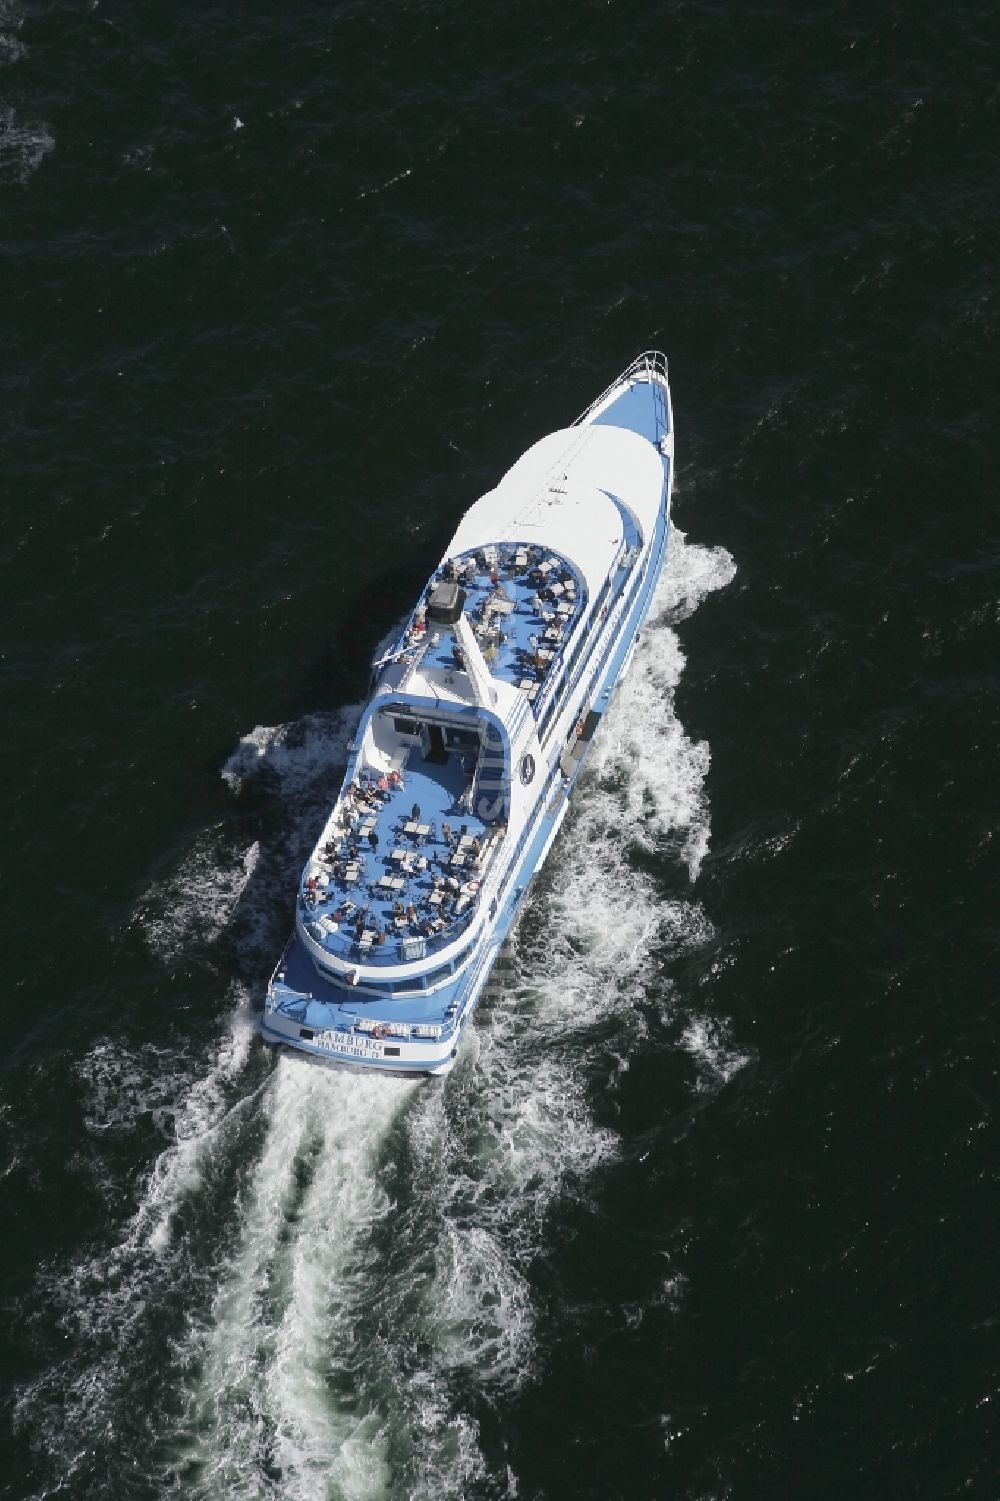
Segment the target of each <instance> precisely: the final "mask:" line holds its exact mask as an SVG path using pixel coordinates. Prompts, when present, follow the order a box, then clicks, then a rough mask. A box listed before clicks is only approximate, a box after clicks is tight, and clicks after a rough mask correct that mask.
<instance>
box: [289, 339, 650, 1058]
mask: <svg viewBox="0 0 1000 1501" xmlns="http://www.w3.org/2000/svg"><path fill="white" fill-rule="evenodd" d="M672 482H673V418H672V412H671V405H670V392H669V386H668V383H667V367H666V361H665V360H664V358H663V356H662V355H659V354H646V355H643V356H641V357H640V358H639V359H638V360H636V361H635V362H634V364H633V365H631V366H630V367H629V369H628V370H626V371H625V372H624V373H623V374H622V375H621V376H620V377H619V378H618V380H617V381H615V382H614V383H613V384H612V385H611V386H610V387H609V388H608V390H607V391H606V392H605V393H604V395H603V396H601V397H599V398H598V400H597V401H596V402H594V403H593V404H592V405H591V406H590V407H589V408H588V409H587V411H586V412H584V413H583V415H582V416H581V417H580V418H578V419H577V421H576V422H575V423H574V424H573V425H572V426H571V427H569V428H566V429H562V430H560V431H559V432H556V433H552V434H550V435H549V436H548V437H546V438H543V439H542V440H541V441H540V442H539V443H536V444H535V445H534V447H532V448H531V449H529V451H528V452H527V453H526V454H525V455H524V456H523V457H522V458H521V459H520V460H519V461H518V462H517V463H516V464H515V465H514V466H513V468H512V469H511V470H509V471H508V473H507V474H506V475H504V477H503V478H502V479H501V481H500V483H499V484H498V485H497V487H496V488H495V489H494V490H492V491H490V492H489V493H488V494H487V495H484V496H483V497H481V499H480V500H478V501H477V502H476V503H475V504H474V505H473V506H472V507H471V509H470V510H469V511H468V512H467V514H466V515H465V517H464V518H463V520H462V522H461V524H460V525H459V528H458V531H457V532H456V534H455V537H454V538H453V539H452V542H451V545H450V547H449V548H448V551H447V553H446V554H445V558H444V560H443V561H442V563H441V565H440V567H439V568H438V569H437V570H436V571H435V573H434V575H433V577H432V578H431V579H430V581H429V583H428V586H427V588H426V590H425V592H424V594H423V596H422V597H421V600H420V601H419V603H418V605H417V607H416V609H415V610H414V612H413V614H412V616H411V617H410V619H409V621H408V622H407V624H406V627H405V629H404V630H403V633H402V635H401V636H400V638H399V640H398V642H397V643H396V645H395V647H394V648H393V650H392V651H390V652H389V653H388V654H387V655H386V656H385V657H384V658H383V659H382V661H381V662H379V663H377V664H376V669H375V677H374V681H373V690H372V696H371V700H370V702H369V704H368V705H367V707H366V709H365V711H364V713H363V714H362V716H361V721H360V724H359V726H358V731H357V734H356V736H355V740H354V743H353V745H352V747H351V752H350V757H349V763H348V768H347V773H346V776H345V780H344V786H343V788H342V790H341V794H340V796H339V798H338V800H337V803H336V804H335V806H334V808H333V810H332V811H331V813H330V815H329V817H328V819H327V821H326V824H325V826H324V828H323V830H322V832H321V834H320V837H319V839H318V840H317V843H316V846H315V848H314V849H313V852H312V854H311V855H310V858H309V860H308V862H307V864H306V867H305V870H304V871H303V874H302V878H301V881H300V884H299V892H298V901H297V911H296V925H295V931H294V933H293V934H292V937H291V939H290V940H289V943H288V945H287V947H286V949H285V952H284V954H283V955H282V958H281V961H280V963H279V965H278V967H277V969H276V970H275V973H274V975H273V977H272V979H271V982H270V984H269V986H268V992H267V1000H266V1005H265V1010H264V1015H263V1018H262V1022H261V1030H262V1033H263V1036H264V1037H265V1038H266V1039H267V1040H268V1041H269V1042H274V1043H284V1044H286V1045H288V1046H290V1047H294V1048H299V1049H302V1050H304V1051H306V1052H310V1053H313V1054H317V1055H319V1056H321V1057H323V1058H326V1059H329V1060H331V1061H334V1062H341V1063H350V1064H355V1065H360V1066H362V1067H369V1068H378V1069H382V1070H387V1071H391V1072H394V1073H412V1072H416V1073H431V1074H443V1073H446V1072H447V1071H448V1069H450V1068H451V1067H452V1066H453V1064H454V1061H455V1057H456V1054H457V1050H458V1046H459V1042H460V1040H461V1037H462V1034H463V1032H464V1031H465V1029H466V1027H467V1026H468V1025H469V1023H470V1021H471V1018H472V1015H473V1012H474V1010H475V1006H476V1003H477V1001H478V999H479V997H480V995H481V993H482V991H483V989H484V987H485V985H486V982H487V980H488V978H489V975H490V971H491V969H492V967H493V964H494V962H495V960H496V956H497V954H498V952H499V950H500V947H501V945H502V943H503V941H504V939H505V938H506V936H507V934H508V932H509V930H510V927H511V925H512V924H513V922H514V921H515V919H516V917H517V914H518V912H519V910H520V908H521V905H522V903H523V901H524V897H525V894H526V892H527V890H528V887H529V885H530V883H531V880H532V879H533V877H534V876H535V875H536V874H537V872H538V870H539V869H540V868H541V866H542V864H543V862H544V860H545V857H546V855H547V854H548V851H549V849H550V848H551V846H552V842H553V840H554V839H555V837H556V834H557V832H558V829H559V826H560V824H561V822H562V820H563V818H564V817H565V814H566V810H567V807H568V799H569V796H570V794H571V792H572V789H573V786H574V784H575V782H576V779H577V777H578V776H579V773H580V769H581V767H582V765H583V764H584V761H585V760H586V756H587V754H588V752H589V749H590V745H591V742H592V740H593V737H594V734H595V733H596V730H597V728H598V727H599V725H600V722H601V719H602V717H603V715H604V713H605V712H606V710H607V708H608V706H609V704H610V702H611V698H612V695H613V693H614V690H615V687H616V685H617V683H618V682H619V681H620V679H621V677H622V676H623V674H624V673H625V671H626V670H627V668H628V665H629V663H630V661H631V657H632V653H633V652H634V650H635V646H636V643H637V641H638V638H639V633H640V631H641V628H642V625H643V622H644V621H645V618H646V615H647V613H648V611H649V607H650V604H651V601H652V597H653V593H654V590H655V588H656V583H657V580H658V578H659V576H660V572H661V570H662V567H663V564H664V561H665V558H666V552H667V542H668V537H669V528H670V495H671V487H672Z"/></svg>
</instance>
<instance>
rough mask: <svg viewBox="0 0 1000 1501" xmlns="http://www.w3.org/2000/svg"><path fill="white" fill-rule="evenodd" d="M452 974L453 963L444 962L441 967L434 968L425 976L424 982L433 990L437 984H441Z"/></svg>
mask: <svg viewBox="0 0 1000 1501" xmlns="http://www.w3.org/2000/svg"><path fill="white" fill-rule="evenodd" d="M450 974H451V965H450V964H442V965H441V968H440V969H432V970H431V972H430V974H429V975H425V976H424V984H425V985H426V987H427V989H428V990H432V989H433V988H434V986H435V985H440V984H441V981H442V980H447V978H448V976H449V975H450Z"/></svg>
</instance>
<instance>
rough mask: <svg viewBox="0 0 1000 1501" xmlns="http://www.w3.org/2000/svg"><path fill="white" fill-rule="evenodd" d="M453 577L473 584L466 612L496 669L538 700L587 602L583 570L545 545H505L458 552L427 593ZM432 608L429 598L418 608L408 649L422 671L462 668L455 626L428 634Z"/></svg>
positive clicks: (410, 628) (407, 640)
mask: <svg viewBox="0 0 1000 1501" xmlns="http://www.w3.org/2000/svg"><path fill="white" fill-rule="evenodd" d="M451 580H454V581H455V582H457V583H458V584H459V585H460V587H461V588H462V589H464V590H465V595H466V599H465V612H466V614H467V616H468V618H469V621H470V622H471V624H472V628H473V630H474V632H475V636H476V640H477V642H478V643H479V648H480V650H481V651H482V653H483V657H484V659H485V661H486V663H487V665H488V666H489V669H490V672H491V674H492V675H493V676H494V677H495V678H499V679H501V680H502V681H504V682H508V683H513V684H514V685H515V686H516V687H518V688H520V689H521V690H522V691H523V692H524V693H525V694H526V695H527V698H528V701H529V703H532V704H533V703H534V702H535V699H536V698H537V697H538V694H539V692H540V690H541V687H542V685H543V684H544V682H545V679H546V678H547V677H548V675H549V673H550V672H551V671H552V669H553V667H554V665H555V663H556V661H557V659H558V657H559V655H560V652H561V651H562V646H563V643H564V642H565V641H567V640H568V639H569V637H570V636H571V634H572V631H573V627H574V625H575V624H576V622H577V620H578V619H579V618H580V615H581V613H582V611H583V607H584V605H585V603H586V590H585V588H584V586H583V583H582V581H581V579H580V577H579V575H578V573H577V571H576V569H575V568H574V567H573V565H572V564H571V563H570V562H568V560H567V559H566V558H564V557H562V556H560V555H559V554H556V553H552V552H550V551H548V550H546V549H545V548H540V547H536V546H534V545H529V544H523V545H522V544H518V543H504V544H503V546H496V547H486V548H483V549H482V550H481V551H478V552H470V553H462V554H460V555H459V556H458V557H455V558H450V559H449V560H448V561H447V563H445V564H443V565H442V567H441V568H439V569H438V571H437V573H435V575H434V577H433V578H432V579H431V581H430V584H429V586H428V590H427V595H429V594H430V591H431V590H432V589H433V588H434V586H435V585H436V584H438V583H440V582H443V581H451ZM426 597H427V596H426V595H425V599H426ZM424 609H425V606H424V605H423V604H421V605H420V606H418V607H417V609H416V610H415V612H414V614H413V616H412V618H411V620H410V622H409V625H408V626H407V629H406V632H405V633H404V636H403V639H402V641H401V642H400V649H401V650H403V651H404V652H405V653H406V654H407V655H409V654H410V653H413V652H414V650H415V651H416V653H418V654H419V657H418V656H414V657H413V660H414V662H416V661H417V660H418V659H419V663H420V667H421V670H422V671H426V670H427V669H431V668H439V669H441V670H443V671H449V672H450V671H454V670H456V669H458V670H460V669H461V668H462V667H463V666H464V664H463V662H462V660H461V656H460V652H461V647H460V646H458V645H457V643H456V642H455V639H454V637H453V636H452V634H451V633H450V632H449V631H442V632H436V631H433V629H432V630H431V632H430V635H429V636H428V627H427V625H426V622H425V619H424Z"/></svg>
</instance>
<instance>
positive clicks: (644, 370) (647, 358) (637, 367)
mask: <svg viewBox="0 0 1000 1501" xmlns="http://www.w3.org/2000/svg"><path fill="white" fill-rule="evenodd" d="M640 375H641V376H643V377H644V378H645V379H646V380H648V381H650V382H653V381H662V382H663V383H664V384H666V383H667V357H666V355H665V354H663V353H662V351H661V350H659V349H647V350H646V351H645V353H644V354H640V355H639V357H638V359H634V360H633V361H632V363H631V365H629V366H628V368H627V369H625V370H623V371H622V373H621V375H619V376H616V378H615V379H614V380H613V381H612V382H611V384H610V386H608V388H607V390H606V391H602V392H601V394H600V396H598V397H597V399H596V400H595V401H592V402H591V403H590V405H589V406H588V407H587V409H586V411H584V412H581V413H580V415H579V417H577V419H576V421H575V422H573V423H572V424H571V426H573V427H579V425H580V423H581V422H586V420H587V418H588V417H589V416H590V414H591V412H593V411H596V410H597V408H598V407H599V406H600V405H601V403H602V402H605V401H607V399H608V397H609V396H610V395H612V393H613V392H614V391H617V389H618V387H619V386H622V385H624V384H625V382H626V381H627V380H635V378H636V377H637V376H640Z"/></svg>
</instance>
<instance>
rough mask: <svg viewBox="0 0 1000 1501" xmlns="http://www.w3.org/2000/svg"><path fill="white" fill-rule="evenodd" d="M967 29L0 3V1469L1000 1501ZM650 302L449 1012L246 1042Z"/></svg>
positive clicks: (987, 700)
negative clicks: (655, 570) (592, 519)
mask: <svg viewBox="0 0 1000 1501" xmlns="http://www.w3.org/2000/svg"><path fill="white" fill-rule="evenodd" d="M997 33H998V21H997V13H996V10H995V7H993V6H988V5H986V4H985V3H984V0H958V3H955V4H952V5H950V6H947V7H940V8H939V9H938V10H937V11H934V10H932V9H931V8H929V7H917V8H914V7H904V6H901V5H890V6H883V7H875V8H872V7H870V6H867V5H861V4H860V3H844V4H834V5H819V4H816V3H815V0H804V3H803V4H801V5H797V6H787V5H778V4H775V3H773V0H772V3H770V4H760V3H754V0H750V3H748V4H744V5H736V4H732V3H716V4H709V3H702V4H699V5H695V4H691V3H683V0H680V3H672V4H668V3H664V4H654V3H652V0H637V3H633V4H631V5H625V4H623V3H620V0H614V3H610V0H609V3H600V4H598V3H580V4H578V5H575V6H555V5H552V4H548V3H545V0H541V3H537V0H536V3H534V4H531V5H528V4H523V3H511V4H508V5H505V6H501V7H494V8H493V9H492V10H490V11H485V10H483V9H482V8H480V7H472V6H469V7H461V6H456V5H442V4H439V3H434V0H425V3H403V0H390V3H387V4H384V5H382V6H378V7H376V6H373V5H360V4H356V3H342V4H337V3H327V4H324V5H319V4H315V3H313V4H309V3H298V4H295V3H293V4H286V5H284V6H272V5H264V4H261V3H257V0H251V3H250V4H246V5H242V6H240V7H238V8H237V7H234V6H230V5H224V4H214V5H212V4H209V5H201V6H188V7H180V8H178V7H176V6H173V7H171V6H166V5H164V4H162V0H131V3H129V4H128V5H125V4H121V3H118V0H114V3H108V0H92V3H90V4H68V5H63V6H56V5H51V4H48V3H44V0H37V3H31V0H0V314H2V324H0V326H2V331H3V345H2V347H3V355H2V359H0V395H2V402H3V424H2V428H0V433H2V467H0V474H2V479H0V498H2V515H3V529H2V540H0V548H2V554H0V556H2V580H3V587H2V592H0V622H2V624H0V648H2V653H3V669H4V670H3V678H2V682H3V696H4V725H5V734H4V736H3V741H2V749H0V758H2V777H3V787H4V790H5V794H6V795H5V798H4V805H3V808H4V811H3V842H2V848H3V850H4V853H5V857H6V858H5V872H4V880H3V883H2V887H0V903H2V932H3V936H4V941H5V945H6V951H7V962H6V966H5V969H6V976H7V984H6V986H5V988H4V1011H5V1027H4V1036H5V1039H6V1050H5V1054H4V1060H3V1067H2V1074H0V1122H2V1126H3V1133H4V1148H3V1158H2V1166H3V1178H2V1193H3V1212H2V1220H0V1223H2V1225H3V1231H4V1245H3V1250H4V1254H3V1258H2V1298H3V1315H4V1321H3V1328H4V1337H3V1343H2V1347H0V1373H2V1377H0V1381H2V1387H0V1389H2V1392H3V1419H4V1432H3V1453H2V1456H0V1474H2V1476H3V1494H4V1495H9V1496H11V1497H25V1498H27V1497H32V1498H40V1497H43V1496H55V1495H60V1496H66V1497H72V1498H96V1497H107V1496H128V1497H136V1498H139V1497H164V1496H184V1497H203V1498H214V1497H223V1496H225V1497H231V1496H237V1497H279V1496H280V1497H282V1498H285V1497H288V1498H299V1497H302V1498H306V1497H308V1498H361V1497H366V1498H367V1497H376V1496H377V1497H384V1498H394V1501H395V1498H403V1497H407V1498H409V1497H425V1498H439V1497H471V1498H494V1497H514V1496H517V1497H519V1498H541V1497H545V1498H552V1501H554V1498H561V1497H581V1498H594V1501H611V1498H623V1501H633V1498H634V1501H638V1498H668V1497H669V1498H673V1497H677V1498H681V1497H683V1498H690V1501H709V1498H711V1501H722V1498H732V1501H740V1498H744V1497H751V1498H756V1497H767V1498H771V1497H776V1496H786V1495H787V1496H795V1497H808V1498H812V1497H817V1498H819V1497H822V1498H827V1497H829V1498H838V1501H839V1498H844V1497H851V1498H879V1501H885V1498H896V1497H899V1498H903V1497H905V1498H911V1497H929V1498H930V1497H933V1498H938V1497H948V1496H962V1497H972V1498H980V1497H982V1498H993V1497H995V1496H996V1495H997V1489H998V1487H997V1478H996V1476H997V1456H998V1454H1000V1445H998V1438H997V1433H996V1410H997V1406H998V1403H1000V1350H998V1336H1000V1323H998V1318H997V1311H996V1286H997V1251H996V1236H997V1227H998V1201H997V1177H998V1170H997V1144H996V1129H995V1114H996V1093H997V1079H998V1067H997V1054H996V1026H995V1018H996V1005H995V1000H994V996H995V981H996V967H995V955H996V947H997V943H996V940H997V928H998V923H997V905H996V897H997V886H996V878H995V872H996V864H995V851H994V827H995V818H996V786H997V781H996V741H997V718H998V714H997V687H998V658H997V635H998V632H997V624H998V607H997V571H998V570H997V563H998V552H1000V548H998V542H997V528H996V522H995V516H996V461H995V443H996V439H995V434H996V431H997V425H998V416H1000V413H998V378H997V366H996V354H995V351H996V340H997V328H998V294H997V282H996V244H997V229H998V222H997V221H998V197H1000V195H998V189H997V177H996V160H997V154H996V149H997V143H998V132H997V115H998V108H1000V95H998V91H997V83H996V79H997V57H998V54H997V41H998V35H997ZM650 346H657V347H661V348H663V349H664V350H665V351H666V352H667V354H668V355H669V358H670V362H671V374H672V383H673V388H674V399H675V408H676V422H677V431H678V459H679V469H678V488H677V494H676V507H675V516H676V522H677V526H678V528H679V532H678V534H677V535H675V538H674V544H673V551H672V556H671V560H670V564H669V566H668V570H667V574H666V575H665V578H664V583H663V587H662V590H661V593H660V596H659V599H658V602H657V606H656V609H655V611H654V617H653V623H652V626H651V629H650V630H649V632H648V633H647V636H646V639H645V641H644V644H643V647H642V649H641V651H640V653H639V654H638V656H637V658H636V661H635V664H634V667H633V670H632V673H631V675H630V678H629V679H628V682H627V684H626V686H625V688H624V690H623V692H622V694H621V696H620V698H619V700H618V703H617V705H616V708H615V711H614V714H613V716H611V717H610V719H609V721H608V723H607V724H606V726H605V729H604V731H603V735H602V739H601V741H600V742H599V744H598V746H597V747H596V752H595V757H594V760H593V763H592V766H591V769H590V770H589V771H588V775H587V778H586V785H585V786H584V787H583V788H582V790H581V795H580V797H579V799H578V801H577V803H576V806H575V809H574V812H573V815H572V817H571V819H570V820H569V821H568V822H567V825H566V827H565V829H564V831H563V834H562V835H561V838H560V841H559V844H558V847H557V850H556V851H555V852H554V854H553V857H552V858H551V860H550V862H549V865H548V867H547V869H546V872H545V875H544V878H543V879H542V881H541V882H540V884H539V887H538V888H537V890H536V893H535V895H534V898H533V901H532V903H531V906H530V908H529V910H528V912H527V913H526V916H525V918H524V920H523V922H522V924H521V927H520V930H519V933H518V935H517V939H516V942H515V943H514V945H513V946H512V948H511V950H510V952H509V954H508V955H506V956H505V963H504V966H503V969H502V971H501V973H500V974H499V976H498V979H497V982H496V984H495V985H494V986H493V989H492V991H491V993H490V996H489V998H488V1000H487V1002H486V1004H485V1005H484V1006H483V1008H482V1009H481V1013H480V1019H479V1023H478V1026H477V1030H476V1036H475V1038H474V1039H473V1040H472V1042H471V1044H470V1045H469V1047H468V1048H467V1050H466V1052H465V1054H464V1055H463V1057H462V1060H461V1062H460V1065H459V1067H458V1068H457V1069H456V1070H455V1072H454V1074H453V1075H452V1076H451V1077H450V1079H449V1080H448V1081H446V1082H445V1084H444V1085H443V1086H437V1087H435V1086H430V1087H428V1086H414V1085H412V1084H408V1083H397V1082H394V1081H378V1080H371V1079H367V1078H363V1077H362V1078H358V1077H355V1076H352V1075H347V1074H330V1073H327V1072H325V1071H322V1070H318V1069H315V1068H311V1067H309V1066H308V1065H303V1064H300V1063H298V1062H297V1061H294V1060H288V1059H282V1060H276V1059H275V1058H274V1057H273V1056H272V1055H271V1054H268V1053H265V1052H264V1050H263V1049H262V1048H261V1046H260V1044H259V1043H258V1042H257V1041H256V1038H255V1034H254V1017H255V1013H256V1010H257V1009H258V1008H259V1005H260V1003H261V997H262V990H263V985H264V982H265V980H266V976H267V973H268V969H269V964H270V962H271V961H272V960H273V958H274V956H275V955H276V953H277V951H278V949H279V947H280V944H281V942H282V940H283V937H284V934H285V932H286V930H287V928H288V925H289V923H290V920H291V910H292V909H291V898H292V891H293V882H294V877H295V872H296V868H297V866H298V863H299V861H300V860H301V858H302V857H303V855H304V853H305V851H306V850H307V848H308V846H309V843H310V841H311V837H312V836H313V835H314V833H315V830H316V828H317V827H318V823H319V820H320V819H321V817H322V813H323V810H324V808H325V806H326V804H327V802H328V800H329V798H330V797H331V796H332V793H333V791H334V788H335V787H336V785H337V782H338V777H339V768H340V766H341V764H342V752H343V746H344V743H345V741H346V739H347V737H348V735H349V733H350V728H351V719H352V713H354V712H356V705H357V703H358V701H359V699H360V698H361V696H362V695H363V692H364V687H365V683H366V679H367V664H368V662H369V660H370V657H371V654H372V651H373V649H374V648H375V646H376V645H377V643H378V641H379V640H380V638H381V637H382V636H383V635H384V634H385V632H386V631H388V630H389V629H390V627H391V626H392V625H393V623H394V622H395V621H396V620H397V619H398V617H399V616H400V614H401V613H402V611H403V610H404V608H405V607H406V606H407V605H408V604H409V603H410V602H412V599H413V597H414V595H415V593H416V591H417V590H418V589H419V587H420V585H421V583H422V582H423V580H424V578H425V576H426V574H427V573H428V571H429V569H430V568H431V566H432V565H433V564H434V563H435V562H436V561H437V559H438V557H439V556H440V553H441V550H442V548H443V547H444V545H445V543H446V542H447V540H448V537H449V536H450V534H451V530H452V528H453V526H454V524H455V522H456V520H457V518H458V516H459V515H460V514H461V512H462V511H463V510H464V508H465V507H466V505H467V504H468V503H469V501H470V500H471V499H472V498H473V497H474V496H476V495H477V494H479V493H480V492H481V490H483V489H484V488H486V487H487V486H488V485H489V484H490V483H492V482H493V480H494V479H495V478H496V477H497V475H498V473H499V472H500V471H501V470H502V468H504V467H505V466H506V465H507V464H509V463H510V462H512V461H513V459H514V458H515V457H516V456H517V455H518V454H519V453H520V452H521V451H522V450H523V449H524V448H525V447H527V445H528V444H529V443H530V442H531V441H532V440H534V439H535V438H536V437H538V436H539V435H540V434H541V433H543V432H545V431H547V430H548V429H549V428H551V427H553V426H557V425H559V424H562V423H564V422H566V421H568V420H570V419H571V418H572V417H573V416H575V415H576V413H577V412H578V411H579V410H580V409H581V408H582V407H584V406H585V405H586V404H587V402H588V401H589V400H590V399H591V398H592V397H593V396H594V395H596V394H597V392H598V391H600V390H601V389H602V388H603V387H604V386H605V385H606V384H607V383H608V381H609V380H610V379H611V378H612V377H613V376H614V375H615V373H616V372H617V371H618V370H619V369H620V368H622V367H623V366H624V365H625V364H627V363H628V361H629V360H630V359H631V358H632V357H633V356H634V355H635V354H636V353H637V352H638V351H639V350H641V349H643V348H646V347H650Z"/></svg>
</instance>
